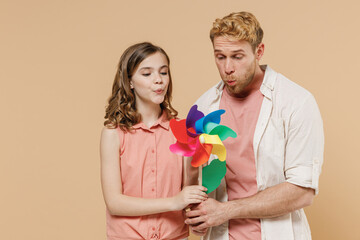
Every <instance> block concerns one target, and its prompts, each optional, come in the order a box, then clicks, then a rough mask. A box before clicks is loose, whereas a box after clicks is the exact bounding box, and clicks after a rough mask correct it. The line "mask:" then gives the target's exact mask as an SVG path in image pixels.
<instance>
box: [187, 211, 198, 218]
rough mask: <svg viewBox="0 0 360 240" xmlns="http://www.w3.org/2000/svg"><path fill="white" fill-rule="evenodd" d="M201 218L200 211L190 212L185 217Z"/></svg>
mask: <svg viewBox="0 0 360 240" xmlns="http://www.w3.org/2000/svg"><path fill="white" fill-rule="evenodd" d="M198 216H201V211H200V210H191V211H190V212H187V213H186V217H188V218H191V217H198Z"/></svg>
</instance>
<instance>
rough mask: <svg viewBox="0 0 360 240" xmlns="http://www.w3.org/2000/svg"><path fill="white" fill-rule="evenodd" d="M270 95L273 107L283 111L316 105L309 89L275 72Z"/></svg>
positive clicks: (292, 110)
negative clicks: (274, 80)
mask: <svg viewBox="0 0 360 240" xmlns="http://www.w3.org/2000/svg"><path fill="white" fill-rule="evenodd" d="M272 97H273V104H274V106H275V108H276V109H278V110H281V109H282V110H283V111H282V112H283V113H286V112H288V113H291V112H294V111H298V110H299V109H301V108H304V107H309V106H315V105H317V104H316V100H315V98H314V96H313V95H312V94H311V92H310V91H308V90H307V89H305V88H304V87H302V86H300V85H299V84H297V83H296V82H294V81H292V80H290V79H289V78H287V77H285V76H284V75H282V74H280V73H277V76H276V82H275V84H274V89H273V93H272Z"/></svg>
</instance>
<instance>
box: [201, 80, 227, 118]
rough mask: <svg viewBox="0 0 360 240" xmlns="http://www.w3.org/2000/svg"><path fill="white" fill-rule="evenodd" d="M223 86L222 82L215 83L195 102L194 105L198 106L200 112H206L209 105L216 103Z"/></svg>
mask: <svg viewBox="0 0 360 240" xmlns="http://www.w3.org/2000/svg"><path fill="white" fill-rule="evenodd" d="M223 85H224V84H223V82H222V81H221V82H219V83H217V84H216V85H214V86H212V87H211V88H209V89H208V90H207V91H206V92H205V93H203V94H202V95H201V96H200V97H199V98H198V99H197V100H196V102H195V104H196V105H198V109H199V110H200V111H202V112H208V109H209V108H210V107H211V105H212V104H215V103H216V102H217V101H218V98H219V97H220V96H221V92H222V88H223Z"/></svg>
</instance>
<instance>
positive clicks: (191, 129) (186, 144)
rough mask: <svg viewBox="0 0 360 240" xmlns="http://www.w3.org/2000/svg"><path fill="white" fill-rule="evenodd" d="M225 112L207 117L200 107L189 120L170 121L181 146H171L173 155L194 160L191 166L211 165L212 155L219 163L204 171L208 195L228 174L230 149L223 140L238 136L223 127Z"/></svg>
mask: <svg viewBox="0 0 360 240" xmlns="http://www.w3.org/2000/svg"><path fill="white" fill-rule="evenodd" d="M224 113H225V110H223V109H220V110H216V111H213V112H211V113H209V114H207V115H206V116H205V115H204V113H202V112H201V111H199V110H198V108H197V105H194V106H192V107H191V109H190V111H189V113H188V115H187V118H186V119H182V120H179V121H177V120H175V119H172V120H170V128H171V131H172V132H173V134H174V136H175V138H176V140H177V142H176V143H175V144H172V145H171V146H170V151H171V152H173V153H175V154H178V155H182V156H185V157H190V156H192V157H193V159H192V161H191V165H192V166H193V167H200V166H201V165H203V164H204V163H206V162H207V161H209V159H210V156H211V154H213V155H216V156H217V158H218V159H215V160H213V161H212V162H211V164H210V165H208V166H206V167H204V168H203V177H202V180H203V185H204V186H205V187H206V188H207V189H208V191H207V193H210V192H212V191H213V190H215V189H216V188H217V187H218V186H219V184H220V182H221V179H222V178H224V176H225V173H226V165H225V160H226V149H225V146H224V144H223V143H222V141H223V140H225V139H227V138H228V137H232V138H236V137H237V134H236V133H235V132H234V131H233V130H232V129H231V128H229V127H227V126H224V125H220V121H221V115H222V114H224Z"/></svg>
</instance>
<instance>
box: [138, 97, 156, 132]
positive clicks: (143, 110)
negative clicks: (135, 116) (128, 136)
mask: <svg viewBox="0 0 360 240" xmlns="http://www.w3.org/2000/svg"><path fill="white" fill-rule="evenodd" d="M136 110H137V112H138V113H140V114H141V118H142V122H143V123H144V124H145V125H146V126H147V127H148V128H150V127H151V126H153V125H154V123H155V122H156V121H157V120H158V119H159V117H160V116H161V113H162V110H161V107H160V105H158V104H143V103H142V104H136Z"/></svg>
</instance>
